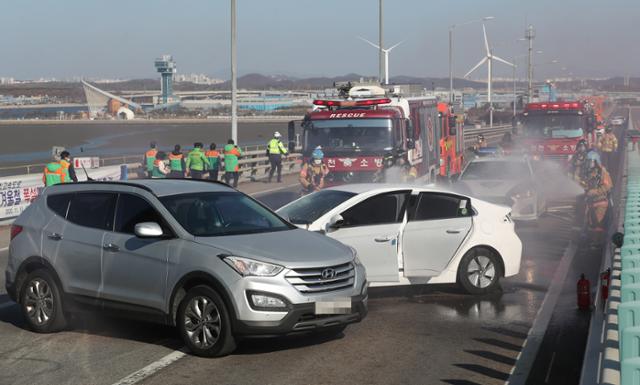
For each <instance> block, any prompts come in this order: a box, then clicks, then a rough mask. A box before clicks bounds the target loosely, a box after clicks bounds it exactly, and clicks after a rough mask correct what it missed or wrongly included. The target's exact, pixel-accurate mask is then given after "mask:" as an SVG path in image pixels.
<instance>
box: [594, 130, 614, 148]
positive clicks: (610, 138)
mask: <svg viewBox="0 0 640 385" xmlns="http://www.w3.org/2000/svg"><path fill="white" fill-rule="evenodd" d="M598 144H599V147H600V151H602V152H614V151H616V150H617V149H618V138H616V136H615V135H614V134H613V133H610V132H607V133H605V134H604V135H603V136H602V138H600V143H598Z"/></svg>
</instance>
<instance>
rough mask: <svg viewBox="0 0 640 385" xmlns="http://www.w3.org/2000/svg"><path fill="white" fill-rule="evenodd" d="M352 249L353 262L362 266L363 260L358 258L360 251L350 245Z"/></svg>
mask: <svg viewBox="0 0 640 385" xmlns="http://www.w3.org/2000/svg"><path fill="white" fill-rule="evenodd" d="M349 248H350V249H351V254H353V264H354V265H356V266H362V262H360V258H358V252H357V251H356V249H354V248H353V247H351V246H349Z"/></svg>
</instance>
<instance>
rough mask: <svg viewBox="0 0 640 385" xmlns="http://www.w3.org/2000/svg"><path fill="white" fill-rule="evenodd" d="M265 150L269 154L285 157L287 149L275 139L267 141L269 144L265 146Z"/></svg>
mask: <svg viewBox="0 0 640 385" xmlns="http://www.w3.org/2000/svg"><path fill="white" fill-rule="evenodd" d="M267 150H268V151H269V154H273V155H277V154H283V155H287V153H288V151H287V149H286V148H285V147H284V144H282V141H280V139H276V138H273V139H271V140H270V141H269V143H268V144H267Z"/></svg>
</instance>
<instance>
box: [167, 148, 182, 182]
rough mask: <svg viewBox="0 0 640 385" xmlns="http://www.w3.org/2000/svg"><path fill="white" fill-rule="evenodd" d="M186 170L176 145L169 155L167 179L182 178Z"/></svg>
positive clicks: (180, 152)
mask: <svg viewBox="0 0 640 385" xmlns="http://www.w3.org/2000/svg"><path fill="white" fill-rule="evenodd" d="M185 168H186V165H185V161H184V155H183V154H182V151H181V147H180V145H179V144H176V145H175V146H174V147H173V151H172V152H171V153H170V154H169V169H170V170H171V172H169V178H184V170H185Z"/></svg>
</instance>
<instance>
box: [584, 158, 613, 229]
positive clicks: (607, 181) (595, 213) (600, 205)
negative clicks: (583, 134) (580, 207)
mask: <svg viewBox="0 0 640 385" xmlns="http://www.w3.org/2000/svg"><path fill="white" fill-rule="evenodd" d="M587 163H588V165H589V170H588V172H587V179H586V180H585V181H584V185H585V195H586V200H587V205H588V212H587V213H588V215H587V223H588V225H589V229H591V230H593V231H603V230H604V218H605V215H606V214H607V209H608V208H609V192H610V191H611V189H612V187H613V182H612V181H611V176H609V172H608V171H607V169H606V168H605V167H603V166H602V165H601V164H600V156H599V155H598V154H597V153H596V152H595V151H592V152H590V153H589V154H588V158H587Z"/></svg>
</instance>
